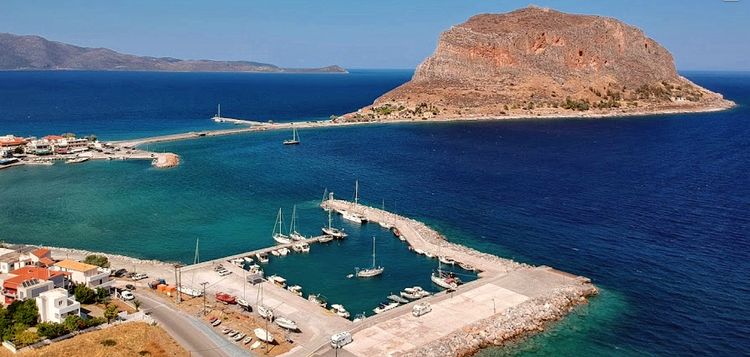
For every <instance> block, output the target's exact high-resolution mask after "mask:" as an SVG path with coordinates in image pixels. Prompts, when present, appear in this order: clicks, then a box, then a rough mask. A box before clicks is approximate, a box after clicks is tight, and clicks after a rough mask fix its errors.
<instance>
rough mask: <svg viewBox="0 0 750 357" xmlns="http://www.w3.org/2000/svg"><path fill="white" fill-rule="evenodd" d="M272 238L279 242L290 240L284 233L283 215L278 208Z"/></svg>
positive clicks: (285, 242)
mask: <svg viewBox="0 0 750 357" xmlns="http://www.w3.org/2000/svg"><path fill="white" fill-rule="evenodd" d="M272 237H273V240H274V241H276V243H279V244H289V243H291V242H292V240H291V239H290V238H289V236H287V235H286V234H284V216H283V214H282V212H281V208H279V214H278V215H277V216H276V223H274V225H273V236H272Z"/></svg>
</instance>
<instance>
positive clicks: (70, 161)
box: [65, 157, 89, 164]
mask: <svg viewBox="0 0 750 357" xmlns="http://www.w3.org/2000/svg"><path fill="white" fill-rule="evenodd" d="M86 161H89V158H88V157H77V158H74V159H68V160H65V163H66V164H80V163H82V162H86Z"/></svg>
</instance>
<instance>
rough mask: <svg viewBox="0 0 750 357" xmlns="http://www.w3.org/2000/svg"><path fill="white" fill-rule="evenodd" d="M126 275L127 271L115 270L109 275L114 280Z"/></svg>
mask: <svg viewBox="0 0 750 357" xmlns="http://www.w3.org/2000/svg"><path fill="white" fill-rule="evenodd" d="M127 273H128V270H127V269H117V270H115V271H113V272H112V273H111V274H110V275H112V276H114V277H115V278H120V277H123V276H125V274H127Z"/></svg>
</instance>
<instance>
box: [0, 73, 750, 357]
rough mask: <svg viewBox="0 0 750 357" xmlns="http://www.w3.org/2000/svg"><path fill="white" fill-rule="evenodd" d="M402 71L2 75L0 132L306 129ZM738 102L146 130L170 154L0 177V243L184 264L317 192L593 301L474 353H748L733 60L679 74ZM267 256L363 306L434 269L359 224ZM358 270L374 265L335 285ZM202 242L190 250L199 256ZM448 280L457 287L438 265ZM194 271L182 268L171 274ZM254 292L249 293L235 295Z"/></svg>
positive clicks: (743, 83) (746, 184)
mask: <svg viewBox="0 0 750 357" xmlns="http://www.w3.org/2000/svg"><path fill="white" fill-rule="evenodd" d="M411 75H412V71H410V70H352V71H351V73H350V74H240V73H139V72H0V135H2V134H5V133H11V134H16V135H23V136H29V135H35V136H43V135H46V134H60V133H66V132H72V133H76V134H78V135H89V134H95V135H96V136H97V137H98V138H99V139H100V140H103V141H107V140H117V139H126V138H136V137H142V136H151V135H161V134H168V133H178V132H186V131H198V130H209V129H219V128H227V127H232V125H231V124H217V123H214V122H212V121H211V120H210V117H211V116H212V115H213V114H214V113H215V112H216V110H217V108H216V107H217V105H218V104H221V109H222V115H224V116H227V117H236V118H243V119H252V120H260V121H269V120H271V121H275V122H289V121H308V120H319V119H325V118H328V117H329V116H331V115H337V114H343V113H347V112H351V111H354V110H356V109H357V108H359V107H361V106H364V105H367V104H369V103H371V102H372V101H373V100H374V99H375V98H377V97H378V96H379V95H381V94H383V93H385V92H386V91H388V90H390V89H392V88H394V87H396V86H398V85H400V84H401V83H403V82H405V81H407V80H409V78H410V77H411ZM683 75H685V76H687V77H688V78H690V79H691V80H693V81H695V82H696V83H698V84H700V85H702V86H705V87H707V88H709V89H711V90H714V91H718V92H721V93H723V94H724V95H725V96H726V97H727V98H729V99H731V100H734V101H735V102H737V104H738V106H737V107H736V108H733V109H730V110H726V111H721V112H712V113H698V114H676V115H657V116H648V117H623V118H606V119H533V118H532V119H519V120H502V121H476V122H451V123H425V122H413V123H399V124H372V125H365V126H357V127H336V128H317V129H303V130H300V131H299V135H300V138H301V141H302V143H301V145H298V146H294V147H290V146H284V145H281V142H282V141H283V140H284V139H287V138H289V137H290V136H291V132H285V131H272V132H257V133H250V134H243V135H235V136H225V137H211V138H202V139H199V140H190V141H181V142H172V143H162V144H152V145H149V147H148V149H149V150H153V151H159V152H174V153H177V154H179V155H180V156H181V157H182V160H183V162H182V164H181V165H180V166H179V167H177V168H174V169H166V170H165V169H155V168H152V167H151V166H150V163H149V162H146V161H111V162H105V161H100V162H87V163H84V164H79V165H66V164H56V165H54V166H49V167H20V168H11V169H6V170H2V171H0V239H1V240H3V241H4V242H8V243H31V244H45V245H52V246H61V247H70V248H80V249H87V250H94V251H104V252H110V253H118V254H125V255H130V256H134V257H138V258H147V259H159V260H164V261H178V262H182V263H192V262H193V261H194V260H195V259H196V258H197V259H198V260H201V261H202V260H206V259H212V258H217V257H221V256H226V255H230V254H235V253H240V252H244V251H249V250H252V249H255V248H259V247H264V246H268V245H270V244H272V242H273V241H272V240H271V231H272V230H273V226H274V221H275V218H276V214H277V212H278V210H279V208H281V209H283V212H284V215H285V222H289V219H290V218H291V212H292V209H293V208H294V207H295V206H296V213H297V217H298V223H299V224H298V227H299V231H300V232H301V233H303V234H305V235H317V234H319V232H320V227H322V226H323V225H325V224H326V223H327V218H328V217H327V215H326V213H325V212H324V211H323V210H321V209H320V208H319V207H318V204H319V203H320V200H321V199H322V198H323V193H324V191H326V190H327V191H330V192H334V194H335V196H336V197H339V198H343V199H352V198H353V195H354V184H355V180H359V187H360V197H361V200H362V201H363V202H365V203H367V204H370V205H373V206H377V207H384V208H385V209H387V210H392V211H395V212H397V213H399V214H402V215H406V216H409V217H413V218H416V219H419V220H422V221H425V222H426V223H428V224H429V225H430V226H432V227H434V228H435V229H437V230H439V231H440V232H443V233H444V234H445V235H446V236H447V237H448V238H449V239H450V240H451V241H454V242H456V243H460V244H464V245H467V246H470V247H473V248H476V249H479V250H482V251H485V252H489V253H493V254H496V255H499V256H501V257H505V258H509V259H514V260H517V261H520V262H525V263H529V264H534V265H549V266H553V267H555V268H558V269H561V270H564V271H567V272H571V273H573V274H579V275H583V276H587V277H589V278H591V279H592V280H593V282H594V283H595V284H596V285H597V286H598V287H599V288H600V291H601V293H600V294H599V295H598V296H597V297H594V298H593V299H591V301H590V303H589V304H586V305H584V306H581V307H579V308H577V309H576V310H575V311H574V312H573V313H572V314H570V315H569V316H568V317H567V318H565V319H564V320H562V321H560V322H558V323H555V324H553V325H552V326H551V327H550V328H549V329H548V330H547V331H545V332H543V333H541V334H538V335H536V336H534V337H531V338H529V339H525V340H523V341H520V342H517V343H514V344H512V345H510V346H506V347H502V348H489V349H486V350H483V351H482V352H480V355H481V356H505V355H520V356H549V355H563V356H580V355H593V356H602V355H605V356H635V355H638V356H641V355H652V356H674V355H680V356H683V355H712V356H719V355H722V356H737V355H748V354H749V353H750V338H749V337H748V336H750V284H749V281H750V280H749V279H748V274H749V273H750V259H749V257H750V234H749V233H748V232H750V213H749V210H750V121H748V118H750V110H748V104H750V73H740V72H686V73H683ZM334 225H337V226H341V227H343V228H345V229H346V231H347V232H349V234H350V237H349V238H347V239H346V240H344V241H341V242H333V243H330V244H327V245H317V244H316V245H313V246H312V249H311V252H310V253H309V254H307V255H301V254H295V255H290V256H287V257H285V258H275V259H274V258H273V257H272V259H273V260H272V262H271V263H270V264H269V266H268V268H267V270H268V271H269V273H276V274H280V275H282V276H284V277H286V278H287V279H288V280H289V283H291V284H299V285H301V286H302V287H303V290H304V292H305V293H306V294H307V293H320V294H322V295H323V296H325V297H326V298H327V300H328V301H329V302H334V303H335V302H337V303H342V304H344V305H345V306H346V307H347V308H348V309H349V310H350V311H351V312H352V313H353V314H356V313H359V312H366V313H369V314H371V310H372V308H374V307H375V306H377V304H378V303H380V302H384V301H385V298H386V296H387V295H388V294H390V293H397V292H398V291H400V290H401V289H403V288H404V287H408V286H413V285H421V286H423V287H426V288H428V289H430V290H433V291H435V290H437V289H436V288H435V287H434V286H431V285H430V281H429V274H430V272H431V271H432V270H433V269H435V268H437V261H436V260H434V259H433V260H431V259H427V258H425V257H422V256H418V255H416V254H413V253H411V252H409V251H408V250H407V248H406V245H405V244H404V243H403V242H401V241H399V240H398V239H396V238H394V237H393V235H392V234H390V233H389V232H388V231H386V230H384V229H382V228H381V227H379V226H377V225H375V224H365V225H362V226H359V225H352V224H350V223H347V222H345V221H342V220H341V219H340V218H339V217H334ZM373 237H374V239H375V244H374V245H375V248H376V261H377V262H376V264H378V265H382V266H384V267H385V273H384V274H383V276H381V277H380V278H377V279H371V280H357V279H348V278H347V277H346V276H347V275H348V274H350V273H353V272H354V269H355V268H357V267H369V266H370V265H371V264H372V247H373ZM196 242H198V254H196ZM456 272H457V274H459V276H460V277H462V278H463V279H465V280H472V279H475V276H474V275H473V274H472V273H470V272H466V271H461V270H456ZM189 279H190V277H183V280H189ZM251 300H252V299H251Z"/></svg>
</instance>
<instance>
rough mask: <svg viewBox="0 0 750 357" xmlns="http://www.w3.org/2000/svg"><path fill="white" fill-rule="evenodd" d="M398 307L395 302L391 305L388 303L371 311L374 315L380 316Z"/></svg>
mask: <svg viewBox="0 0 750 357" xmlns="http://www.w3.org/2000/svg"><path fill="white" fill-rule="evenodd" d="M398 305H399V303H397V302H392V303H389V304H380V306H378V307H376V308H375V309H373V310H372V312H374V313H376V314H382V313H384V312H386V311H388V310H393V309H395V308H397V307H398Z"/></svg>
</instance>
